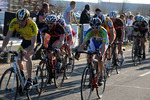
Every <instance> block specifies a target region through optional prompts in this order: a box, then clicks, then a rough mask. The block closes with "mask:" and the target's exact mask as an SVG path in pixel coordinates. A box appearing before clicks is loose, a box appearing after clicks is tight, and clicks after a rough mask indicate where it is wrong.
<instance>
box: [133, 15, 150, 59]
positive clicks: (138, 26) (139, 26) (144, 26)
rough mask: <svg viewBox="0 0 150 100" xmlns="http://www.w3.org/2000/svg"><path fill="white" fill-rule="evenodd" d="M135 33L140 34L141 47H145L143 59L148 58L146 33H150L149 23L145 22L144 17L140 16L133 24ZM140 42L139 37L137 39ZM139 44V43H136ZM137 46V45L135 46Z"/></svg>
mask: <svg viewBox="0 0 150 100" xmlns="http://www.w3.org/2000/svg"><path fill="white" fill-rule="evenodd" d="M133 26H134V31H135V32H140V34H141V36H142V39H141V45H142V46H143V48H142V49H143V59H145V58H146V56H145V42H146V36H147V35H146V33H147V32H148V23H147V21H145V19H144V17H143V16H138V17H137V18H136V21H135V22H134V23H133ZM137 40H138V37H137V38H136V41H137ZM135 43H137V42H135ZM135 45H136V44H135Z"/></svg>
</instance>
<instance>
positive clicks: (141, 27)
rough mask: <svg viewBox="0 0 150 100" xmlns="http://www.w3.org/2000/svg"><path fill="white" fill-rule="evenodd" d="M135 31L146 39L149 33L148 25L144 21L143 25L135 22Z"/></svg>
mask: <svg viewBox="0 0 150 100" xmlns="http://www.w3.org/2000/svg"><path fill="white" fill-rule="evenodd" d="M133 26H134V31H135V32H138V31H139V32H140V33H141V34H142V36H143V37H145V34H146V32H148V23H147V22H146V21H143V22H142V23H141V24H140V22H138V21H135V22H133Z"/></svg>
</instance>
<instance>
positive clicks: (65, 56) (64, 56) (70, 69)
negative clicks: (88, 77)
mask: <svg viewBox="0 0 150 100" xmlns="http://www.w3.org/2000/svg"><path fill="white" fill-rule="evenodd" d="M61 56H62V66H63V67H65V77H66V79H69V78H70V77H71V75H72V72H73V70H74V60H75V59H74V54H73V53H72V61H73V62H72V65H71V66H70V65H69V55H68V53H67V50H66V45H64V46H63V47H62V48H61Z"/></svg>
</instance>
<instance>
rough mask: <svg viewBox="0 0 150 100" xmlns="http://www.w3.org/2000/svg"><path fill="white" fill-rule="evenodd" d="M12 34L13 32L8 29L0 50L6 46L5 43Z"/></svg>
mask: <svg viewBox="0 0 150 100" xmlns="http://www.w3.org/2000/svg"><path fill="white" fill-rule="evenodd" d="M12 34H13V32H12V31H10V30H8V32H7V36H6V37H5V39H4V41H3V44H2V48H1V50H4V48H5V47H6V45H7V44H8V42H9V39H10V37H11V36H12Z"/></svg>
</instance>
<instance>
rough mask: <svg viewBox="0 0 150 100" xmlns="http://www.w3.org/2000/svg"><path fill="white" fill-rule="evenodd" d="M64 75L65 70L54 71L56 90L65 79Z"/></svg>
mask: <svg viewBox="0 0 150 100" xmlns="http://www.w3.org/2000/svg"><path fill="white" fill-rule="evenodd" d="M64 73H65V68H63V69H62V68H61V69H60V70H56V69H54V84H55V87H56V88H58V87H61V85H62V84H63V82H64V78H65V75H64Z"/></svg>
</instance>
